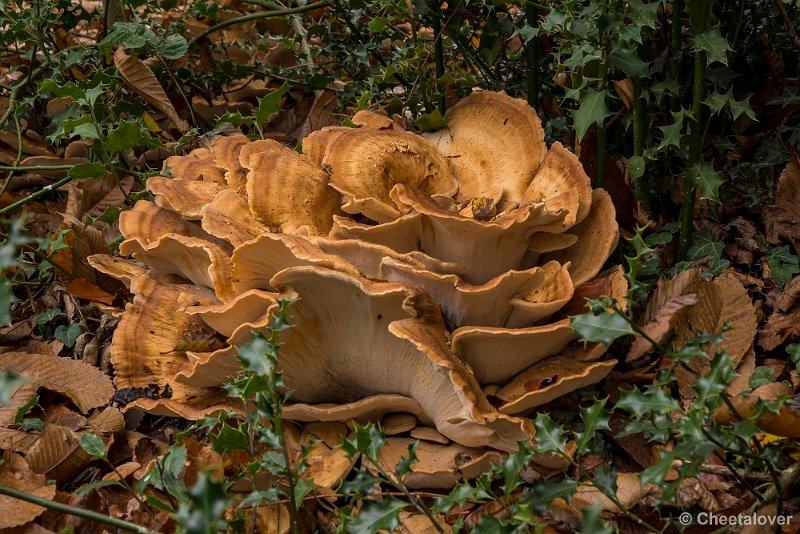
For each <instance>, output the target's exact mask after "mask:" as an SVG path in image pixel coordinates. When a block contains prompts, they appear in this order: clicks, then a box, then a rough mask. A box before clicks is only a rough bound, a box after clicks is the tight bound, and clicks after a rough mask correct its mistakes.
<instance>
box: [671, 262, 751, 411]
mask: <svg viewBox="0 0 800 534" xmlns="http://www.w3.org/2000/svg"><path fill="white" fill-rule="evenodd" d="M684 291H685V292H687V293H688V292H689V291H691V292H694V293H697V296H698V301H697V304H695V305H694V306H692V307H691V308H690V309H689V310H688V311H687V312H686V314H684V315H683V317H681V318H680V319H679V320H678V322H677V323H676V325H675V334H676V337H677V340H676V343H677V344H678V345H680V344H681V343H684V342H685V341H686V340H688V339H689V338H692V337H694V336H696V335H697V334H700V333H703V332H705V333H716V332H719V331H720V330H721V329H722V328H723V326H724V325H728V326H729V327H730V329H729V330H727V331H725V332H724V333H723V334H722V337H723V340H722V343H720V344H719V345H718V346H717V347H713V348H712V349H711V351H712V354H713V352H716V351H720V350H725V351H726V352H727V353H728V356H729V357H730V358H731V360H733V365H734V366H736V365H738V364H739V362H740V361H741V359H742V357H743V356H744V355H745V353H746V352H747V350H748V349H749V348H750V347H751V345H752V344H753V339H754V338H755V335H756V314H755V307H754V306H753V303H752V301H751V300H750V296H749V294H748V293H747V290H746V289H745V288H744V286H742V284H741V282H739V280H738V279H737V278H736V277H735V276H733V275H732V274H723V275H722V276H719V277H718V278H716V279H715V280H714V281H713V282H710V281H706V280H697V281H695V282H694V283H693V284H690V285H689V286H688V287H686V288H685V289H684ZM708 366H709V360H708V359H705V358H695V359H694V360H692V361H690V362H689V367H690V368H691V369H692V371H693V372H690V371H688V370H686V369H684V368H683V367H678V368H677V369H676V375H677V376H678V389H679V392H680V394H681V397H682V398H684V399H693V398H695V396H696V392H695V391H694V390H693V389H692V385H693V384H694V383H695V376H697V375H702V374H704V373H705V372H706V371H707V370H708Z"/></svg>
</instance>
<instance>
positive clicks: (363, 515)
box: [347, 497, 408, 534]
mask: <svg viewBox="0 0 800 534" xmlns="http://www.w3.org/2000/svg"><path fill="white" fill-rule="evenodd" d="M406 506H408V505H407V504H406V503H404V502H401V501H399V500H397V499H395V498H394V497H389V498H386V499H384V500H382V501H366V502H364V506H362V507H361V511H360V512H359V513H358V515H357V516H356V517H355V519H353V520H352V521H351V522H350V523H348V524H347V532H364V533H366V534H375V532H378V531H379V530H382V529H385V530H386V531H387V532H394V529H395V528H397V526H398V525H399V524H400V517H399V514H400V511H401V510H403V509H404V508H405V507H406Z"/></svg>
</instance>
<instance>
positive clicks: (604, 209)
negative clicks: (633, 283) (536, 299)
mask: <svg viewBox="0 0 800 534" xmlns="http://www.w3.org/2000/svg"><path fill="white" fill-rule="evenodd" d="M570 233H571V234H575V235H577V236H578V240H577V241H576V242H575V244H573V245H571V246H569V247H567V248H565V249H562V250H559V251H556V252H548V253H547V254H542V256H541V257H540V259H539V261H540V262H545V261H553V260H555V261H557V262H559V263H566V262H570V268H569V274H570V276H572V283H573V284H574V286H575V287H578V286H579V285H581V284H583V283H584V282H587V281H589V280H591V279H592V278H593V277H594V276H595V275H596V274H597V273H599V272H600V269H602V268H603V264H604V263H605V262H606V259H608V257H609V256H610V255H611V253H612V252H613V251H614V249H615V248H616V247H617V241H619V224H617V218H616V210H615V209H614V203H613V202H612V201H611V196H610V195H609V194H608V193H607V192H606V191H605V190H604V189H595V190H594V191H592V207H591V209H590V210H589V214H588V215H587V216H586V218H585V219H583V220H582V221H581V222H580V223H578V224H577V225H575V226H573V227H572V228H570Z"/></svg>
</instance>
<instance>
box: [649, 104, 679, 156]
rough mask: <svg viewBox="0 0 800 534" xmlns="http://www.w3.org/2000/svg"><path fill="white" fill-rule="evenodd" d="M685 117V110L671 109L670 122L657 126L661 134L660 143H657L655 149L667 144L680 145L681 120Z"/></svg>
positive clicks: (663, 147) (658, 149)
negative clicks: (671, 120)
mask: <svg viewBox="0 0 800 534" xmlns="http://www.w3.org/2000/svg"><path fill="white" fill-rule="evenodd" d="M685 117H686V110H685V109H681V110H680V111H673V112H672V119H673V122H672V124H668V125H667V126H659V127H658V129H659V130H661V133H662V134H663V135H662V137H661V143H660V144H659V145H658V148H657V149H656V150H657V151H661V150H664V149H665V148H667V147H669V146H677V147H680V146H681V132H682V131H683V120H684V118H685Z"/></svg>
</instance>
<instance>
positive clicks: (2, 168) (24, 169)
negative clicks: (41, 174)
mask: <svg viewBox="0 0 800 534" xmlns="http://www.w3.org/2000/svg"><path fill="white" fill-rule="evenodd" d="M74 166H75V165H35V166H33V165H32V166H30V167H24V166H23V167H19V166H14V165H0V171H8V172H36V171H68V170H70V169H71V168H72V167H74Z"/></svg>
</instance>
